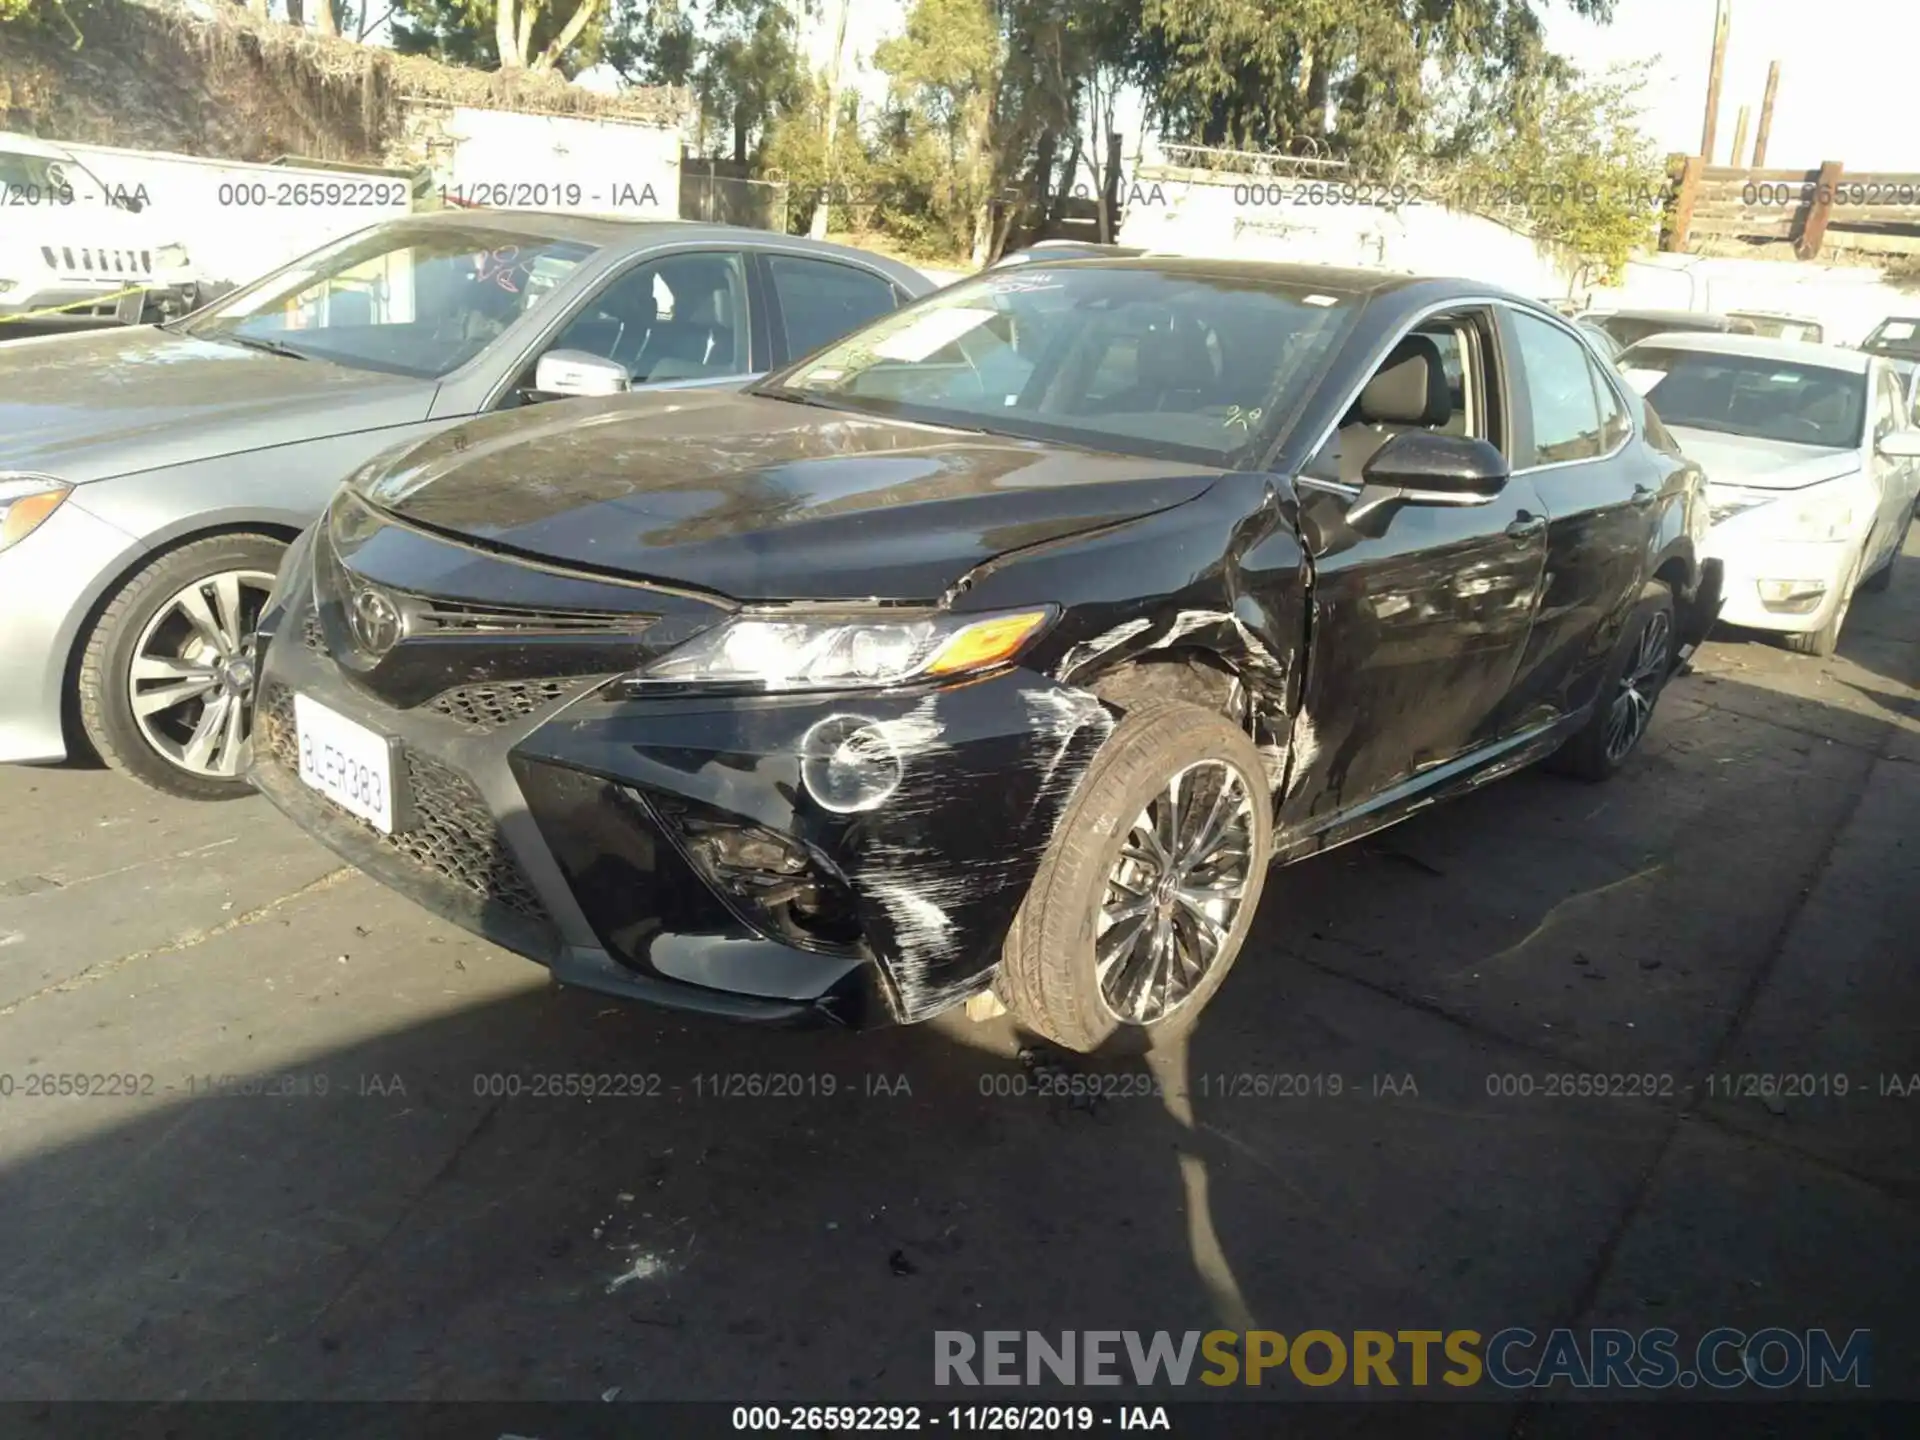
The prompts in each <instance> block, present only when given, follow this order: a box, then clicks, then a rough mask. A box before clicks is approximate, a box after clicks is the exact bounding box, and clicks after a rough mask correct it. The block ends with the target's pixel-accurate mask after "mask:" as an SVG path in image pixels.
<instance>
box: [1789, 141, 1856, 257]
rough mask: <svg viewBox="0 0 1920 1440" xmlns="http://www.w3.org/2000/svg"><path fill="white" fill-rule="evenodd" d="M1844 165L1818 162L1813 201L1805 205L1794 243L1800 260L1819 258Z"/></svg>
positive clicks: (1795, 252) (1836, 162) (1835, 161)
mask: <svg viewBox="0 0 1920 1440" xmlns="http://www.w3.org/2000/svg"><path fill="white" fill-rule="evenodd" d="M1845 168H1846V167H1845V166H1843V165H1842V164H1841V163H1840V162H1839V161H1838V160H1822V161H1821V162H1820V178H1819V179H1818V180H1817V181H1815V182H1814V187H1813V202H1812V203H1811V204H1810V205H1808V206H1807V212H1806V218H1805V219H1804V220H1802V221H1801V224H1800V239H1799V240H1798V241H1797V242H1796V243H1795V245H1794V247H1793V248H1794V254H1796V255H1798V256H1799V257H1800V258H1801V259H1802V260H1817V259H1819V258H1820V247H1821V245H1822V244H1824V243H1825V242H1826V238H1827V220H1828V218H1829V217H1830V216H1831V215H1832V213H1833V192H1834V190H1835V189H1836V188H1838V186H1839V184H1840V173H1841V171H1842V170H1844V169H1845Z"/></svg>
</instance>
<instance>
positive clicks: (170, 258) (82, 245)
mask: <svg viewBox="0 0 1920 1440" xmlns="http://www.w3.org/2000/svg"><path fill="white" fill-rule="evenodd" d="M146 208H147V207H146V201H145V199H144V198H143V197H142V196H141V194H140V192H139V190H138V188H137V187H136V188H134V189H132V190H129V188H128V187H126V186H114V185H110V184H108V183H107V182H106V181H105V180H102V179H101V178H100V177H99V176H98V175H96V174H94V173H93V171H91V170H89V169H88V168H87V166H86V165H85V164H84V163H83V162H82V161H81V160H80V159H79V158H78V157H77V156H76V155H74V153H73V152H72V151H71V150H68V149H66V148H65V147H64V146H60V145H54V144H51V143H49V142H48V141H45V140H39V139H35V138H34V137H33V136H31V135H18V134H15V133H13V132H12V131H0V213H4V214H5V216H6V223H5V224H4V225H0V340H10V339H12V338H14V337H15V336H16V335H20V334H23V333H25V332H24V331H23V330H22V322H23V321H24V320H25V319H26V318H27V317H29V316H31V317H33V323H34V324H35V325H36V326H39V327H42V328H46V327H51V326H56V325H58V326H63V327H66V328H79V327H81V326H98V325H101V324H112V323H114V322H115V321H121V322H137V321H139V320H141V319H143V318H144V319H156V320H157V319H160V318H162V317H163V316H166V315H178V314H180V313H182V312H183V311H186V310H188V309H191V308H192V306H193V304H194V303H195V299H196V295H197V291H198V282H197V278H196V275H195V272H194V268H193V261H192V257H191V256H189V255H188V253H187V247H186V246H185V245H183V244H181V243H179V240H178V237H177V236H175V235H174V234H172V233H171V232H170V231H168V230H167V229H166V227H165V226H164V225H156V224H154V223H153V220H152V217H151V215H148V214H145V213H143V212H145V211H146ZM55 311H57V312H58V313H57V314H54V313H50V312H55Z"/></svg>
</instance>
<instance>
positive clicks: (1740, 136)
mask: <svg viewBox="0 0 1920 1440" xmlns="http://www.w3.org/2000/svg"><path fill="white" fill-rule="evenodd" d="M1749 113H1751V112H1750V108H1749V107H1748V106H1745V105H1742V106H1741V107H1740V120H1739V123H1738V124H1736V125H1735V126H1734V127H1733V168H1734V169H1736V170H1738V169H1740V168H1742V167H1743V166H1744V165H1745V164H1746V163H1747V116H1748V114H1749Z"/></svg>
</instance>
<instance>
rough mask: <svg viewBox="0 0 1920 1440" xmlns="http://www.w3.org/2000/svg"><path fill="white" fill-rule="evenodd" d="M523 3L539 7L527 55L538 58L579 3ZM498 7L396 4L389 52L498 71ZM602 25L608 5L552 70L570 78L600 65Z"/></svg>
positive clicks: (455, 0) (447, 0) (461, 1)
mask: <svg viewBox="0 0 1920 1440" xmlns="http://www.w3.org/2000/svg"><path fill="white" fill-rule="evenodd" d="M521 3H522V5H525V4H528V3H532V4H534V5H536V6H537V7H538V8H537V10H536V12H535V19H534V23H533V44H532V47H531V54H532V55H534V56H538V55H540V54H541V53H543V52H544V51H545V50H546V48H547V47H548V46H549V45H551V44H552V43H553V42H554V40H556V39H557V38H558V37H559V35H560V32H561V31H562V30H563V29H564V28H565V27H566V24H567V22H568V21H569V20H570V19H572V17H573V12H574V10H575V9H576V8H577V6H578V4H579V3H581V0H545V3H543V0H521ZM498 9H499V6H498V4H497V3H496V0H394V7H393V22H392V23H393V48H394V49H395V50H397V51H399V52H400V53H401V54H402V55H425V56H428V57H429V58H431V59H434V60H440V61H444V62H445V63H447V64H449V65H465V66H468V67H469V68H471V69H476V70H498V69H499V68H500V46H499V42H498V40H497V38H496V32H495V28H494V19H495V16H496V14H497V12H498ZM606 23H607V22H606V7H605V6H604V5H597V6H596V9H595V13H594V16H593V18H592V19H591V20H589V21H588V22H587V26H586V28H585V29H584V30H582V31H581V32H580V35H579V38H578V39H576V40H575V41H574V42H573V44H571V45H569V46H568V47H567V49H566V51H565V53H564V54H562V55H561V57H560V60H559V63H558V64H557V66H556V67H555V68H556V69H558V70H559V71H560V73H561V74H563V75H565V76H567V77H568V78H569V79H571V78H572V77H573V76H575V75H577V74H579V73H580V72H581V71H582V70H585V69H587V68H589V67H590V66H593V65H596V64H598V63H599V60H600V47H601V37H602V32H603V31H604V29H605V27H606Z"/></svg>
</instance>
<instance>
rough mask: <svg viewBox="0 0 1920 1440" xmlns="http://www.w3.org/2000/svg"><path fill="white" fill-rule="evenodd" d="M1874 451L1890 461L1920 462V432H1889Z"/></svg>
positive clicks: (1881, 438) (1882, 437) (1883, 436)
mask: <svg viewBox="0 0 1920 1440" xmlns="http://www.w3.org/2000/svg"><path fill="white" fill-rule="evenodd" d="M1874 449H1876V450H1878V451H1879V452H1880V453H1881V454H1882V455H1885V456H1886V457H1887V458H1888V459H1889V460H1920V430H1889V431H1888V432H1887V433H1886V434H1884V435H1882V436H1881V437H1880V440H1879V442H1878V443H1877V444H1876V445H1875V446H1874Z"/></svg>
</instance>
